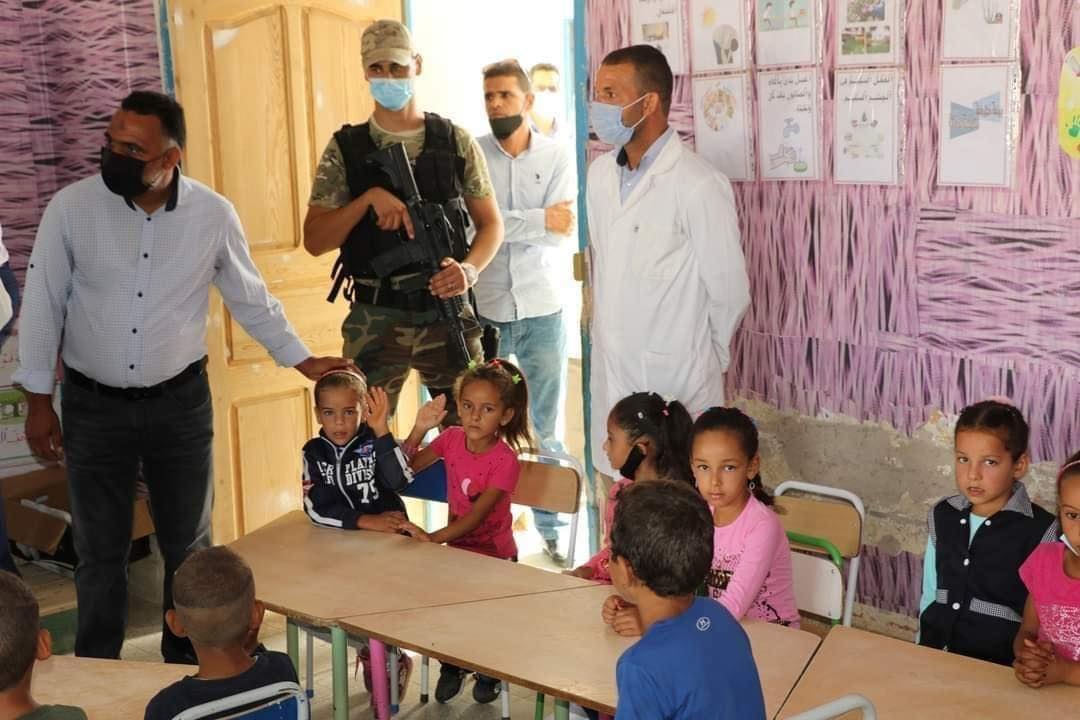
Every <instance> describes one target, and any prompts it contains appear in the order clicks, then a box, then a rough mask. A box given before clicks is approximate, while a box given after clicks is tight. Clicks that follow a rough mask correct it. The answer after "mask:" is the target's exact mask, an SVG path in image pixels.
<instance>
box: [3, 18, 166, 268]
mask: <svg viewBox="0 0 1080 720" xmlns="http://www.w3.org/2000/svg"><path fill="white" fill-rule="evenodd" d="M154 22H155V21H154V3H153V0H84V1H83V2H71V0H33V1H31V0H0V225H2V226H3V229H4V244H5V245H6V246H7V248H8V250H10V251H11V255H12V265H13V267H15V268H16V270H17V271H18V272H19V274H20V277H21V271H22V268H23V267H24V266H25V264H26V261H27V259H28V258H29V256H30V250H31V248H32V247H33V243H34V234H35V232H36V231H37V224H38V220H39V219H40V218H41V213H42V211H43V210H44V209H45V204H46V203H47V202H48V201H49V198H51V197H52V196H53V194H54V193H55V192H56V191H57V190H59V189H60V188H62V187H63V186H64V185H67V184H68V183H71V182H73V181H75V180H79V179H81V178H84V177H86V176H88V175H91V174H93V173H94V172H97V164H98V148H100V147H101V143H102V140H103V138H104V132H105V127H106V126H107V125H108V122H109V117H110V116H111V115H112V112H113V111H114V110H115V109H116V108H117V107H118V106H119V104H120V100H121V99H122V98H123V97H124V96H125V95H127V94H128V93H129V92H131V91H132V90H161V70H160V67H159V64H158V44H157V35H156V30H155V24H154Z"/></svg>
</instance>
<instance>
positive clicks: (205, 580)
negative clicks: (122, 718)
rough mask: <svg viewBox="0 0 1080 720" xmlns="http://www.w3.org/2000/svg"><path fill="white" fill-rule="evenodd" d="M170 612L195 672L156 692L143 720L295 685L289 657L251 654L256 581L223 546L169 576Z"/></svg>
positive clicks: (257, 618) (257, 608)
mask: <svg viewBox="0 0 1080 720" xmlns="http://www.w3.org/2000/svg"><path fill="white" fill-rule="evenodd" d="M173 599H174V601H175V603H176V609H175V610H169V611H168V612H166V614H165V622H166V623H168V625H169V628H170V629H171V630H172V631H173V632H174V633H175V634H176V635H177V636H178V637H187V638H190V640H191V644H192V645H193V646H194V647H195V654H196V655H197V656H198V658H199V672H198V673H197V674H195V675H192V676H189V677H186V678H183V679H182V680H179V681H177V682H175V683H173V684H172V685H170V686H169V687H167V688H165V689H164V690H162V691H161V692H159V693H158V694H157V695H156V696H154V698H153V699H152V700H151V701H150V704H149V705H147V706H146V716H145V718H146V720H172V718H173V717H175V716H176V715H178V714H179V713H181V712H183V711H184V710H187V709H188V708H192V707H195V706H196V705H202V704H203V703H208V702H212V701H214V700H221V699H223V698H227V697H231V696H233V695H238V694H240V693H243V692H247V691H248V690H255V689H257V688H261V687H266V686H267V685H273V684H275V683H280V682H293V683H295V682H297V677H296V669H295V668H294V667H293V664H292V661H291V660H289V656H288V655H285V654H283V653H279V652H262V653H258V654H255V655H252V653H253V652H254V650H255V648H256V647H257V646H258V642H259V627H260V626H261V625H262V620H263V613H264V612H265V608H264V607H263V605H262V603H260V602H259V601H257V600H256V599H255V578H254V576H253V575H252V573H251V568H250V567H248V564H247V563H246V562H244V560H243V558H241V557H240V556H239V555H237V554H236V553H235V552H233V551H232V550H230V549H229V548H227V547H223V546H219V547H212V548H206V549H205V550H198V551H196V552H194V553H192V554H191V555H190V556H189V557H188V558H187V560H185V561H184V562H183V564H181V565H180V567H179V568H177V570H176V575H175V576H174V577H173Z"/></svg>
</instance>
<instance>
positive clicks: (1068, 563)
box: [1013, 452, 1080, 688]
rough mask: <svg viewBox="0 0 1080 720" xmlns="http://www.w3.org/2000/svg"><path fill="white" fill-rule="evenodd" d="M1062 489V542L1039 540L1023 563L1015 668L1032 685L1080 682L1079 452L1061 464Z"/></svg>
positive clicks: (1027, 683)
mask: <svg viewBox="0 0 1080 720" xmlns="http://www.w3.org/2000/svg"><path fill="white" fill-rule="evenodd" d="M1057 491H1058V522H1060V523H1061V540H1062V541H1061V542H1060V543H1056V542H1055V543H1044V544H1042V545H1039V546H1038V547H1036V548H1035V550H1034V551H1033V552H1032V553H1031V555H1029V556H1028V559H1027V560H1025V561H1024V564H1023V565H1021V566H1020V579H1021V580H1023V581H1024V585H1026V586H1027V589H1028V593H1029V594H1028V599H1027V604H1026V605H1025V606H1024V620H1023V623H1022V624H1021V626H1020V632H1018V633H1017V635H1016V640H1015V641H1014V642H1013V652H1014V653H1015V654H1016V660H1015V661H1014V662H1013V669H1014V670H1015V672H1016V677H1017V679H1018V680H1019V681H1020V682H1022V683H1024V684H1025V685H1029V686H1031V687H1033V688H1039V687H1042V686H1044V685H1054V684H1056V683H1066V684H1068V685H1080V452H1078V453H1076V454H1074V455H1073V456H1072V457H1070V458H1069V460H1068V461H1067V462H1066V463H1065V465H1063V466H1062V468H1061V472H1060V473H1058V480H1057Z"/></svg>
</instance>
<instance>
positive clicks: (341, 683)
mask: <svg viewBox="0 0 1080 720" xmlns="http://www.w3.org/2000/svg"><path fill="white" fill-rule="evenodd" d="M330 653H331V655H332V657H333V670H332V674H333V682H334V690H333V692H334V720H349V638H348V636H347V635H346V634H345V631H344V630H342V629H341V628H340V627H337V626H334V627H332V628H330Z"/></svg>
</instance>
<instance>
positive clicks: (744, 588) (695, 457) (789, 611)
mask: <svg viewBox="0 0 1080 720" xmlns="http://www.w3.org/2000/svg"><path fill="white" fill-rule="evenodd" d="M690 443H691V451H690V467H691V469H692V471H693V473H694V478H695V480H696V481H697V486H698V490H699V491H700V492H701V494H702V495H703V496H704V497H705V499H706V500H707V501H708V503H709V507H710V508H711V509H712V513H713V524H714V526H715V528H714V531H713V533H714V535H713V566H712V571H711V572H710V573H709V577H708V579H707V581H706V585H707V586H708V591H709V595H710V596H711V597H713V598H714V599H716V600H717V601H718V602H719V603H720V604H721V605H723V606H724V607H726V608H727V609H728V610H729V611H730V612H731V614H732V615H734V616H735V618H736V619H737V620H741V619H742V618H744V617H746V618H752V619H755V620H764V621H766V622H771V623H776V624H778V625H787V626H790V627H799V610H798V606H797V605H796V604H795V587H794V582H793V580H792V573H791V548H790V547H789V546H788V540H787V535H786V534H785V533H784V527H783V526H782V525H781V524H780V520H779V519H778V518H777V517H776V513H774V512H773V511H772V510H771V509H770V507H769V506H771V505H772V503H773V499H772V497H771V496H770V495H769V494H768V493H767V492H766V491H765V488H764V486H763V485H762V484H761V476H760V475H759V474H758V470H759V468H760V466H761V456H760V455H758V432H757V427H756V426H755V425H754V421H753V420H751V419H750V418H749V417H748V416H747V415H745V414H744V413H743V412H742V411H741V410H739V409H737V408H711V409H709V410H706V411H705V412H704V413H702V415H701V416H700V417H699V418H698V419H697V420H696V421H695V422H694V428H693V432H692V434H691V440H690Z"/></svg>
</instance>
